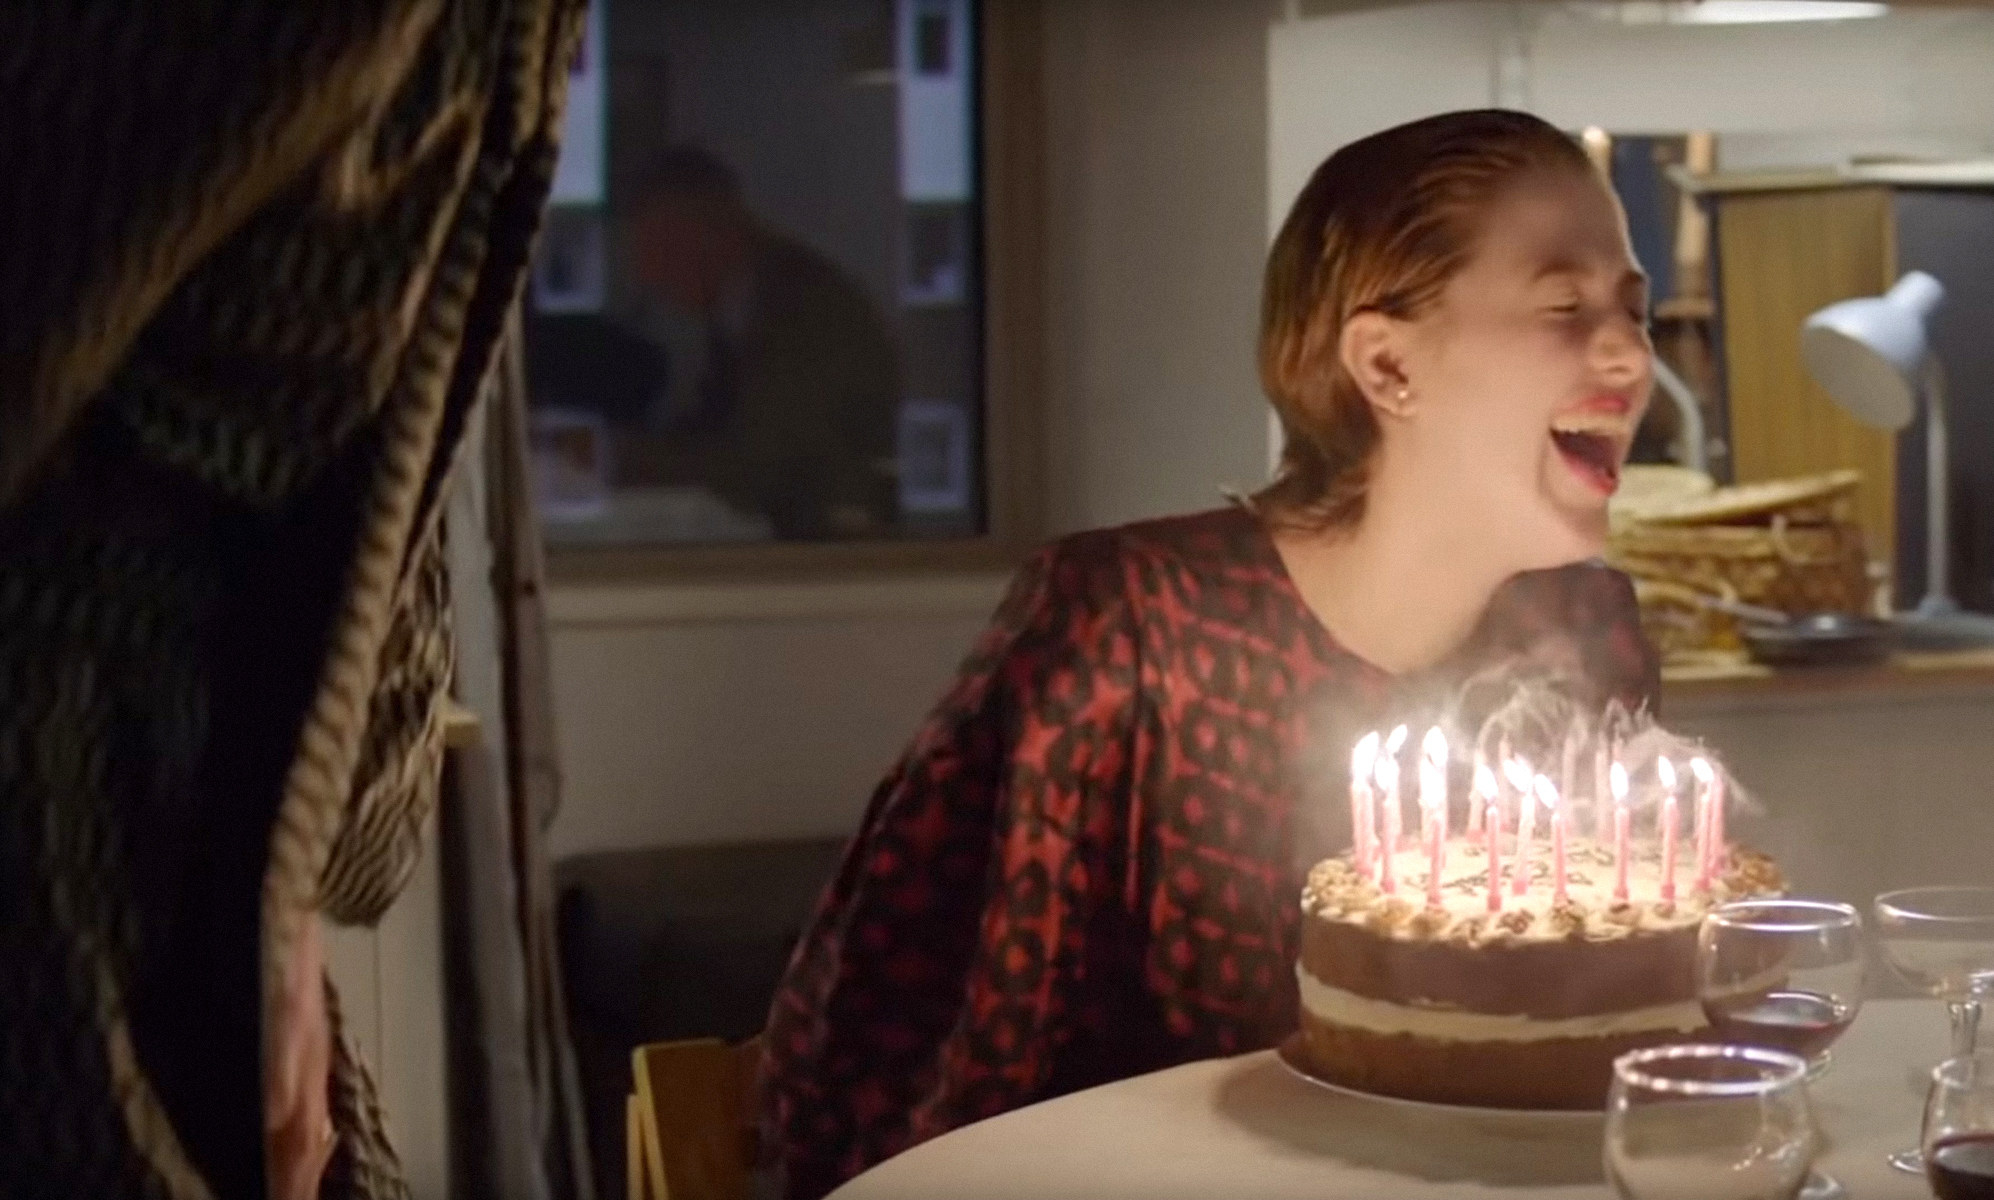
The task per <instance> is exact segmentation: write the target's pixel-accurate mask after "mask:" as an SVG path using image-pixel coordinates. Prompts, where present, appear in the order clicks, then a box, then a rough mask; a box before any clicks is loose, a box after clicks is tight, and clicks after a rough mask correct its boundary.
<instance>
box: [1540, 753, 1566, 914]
mask: <svg viewBox="0 0 1994 1200" xmlns="http://www.w3.org/2000/svg"><path fill="white" fill-rule="evenodd" d="M1535 794H1536V796H1537V803H1538V804H1540V805H1542V806H1543V808H1544V811H1545V813H1546V814H1547V815H1549V816H1550V818H1551V903H1553V904H1564V903H1565V902H1566V896H1565V806H1564V805H1563V804H1560V803H1559V802H1558V786H1557V785H1556V784H1554V783H1552V782H1551V781H1550V780H1549V779H1546V778H1545V777H1544V776H1542V775H1539V776H1538V777H1537V781H1536V785H1535Z"/></svg>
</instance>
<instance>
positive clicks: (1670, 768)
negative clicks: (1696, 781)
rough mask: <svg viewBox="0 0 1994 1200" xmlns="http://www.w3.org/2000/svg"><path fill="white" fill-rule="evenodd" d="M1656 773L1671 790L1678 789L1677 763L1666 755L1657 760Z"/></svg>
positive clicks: (1664, 785) (1663, 784)
mask: <svg viewBox="0 0 1994 1200" xmlns="http://www.w3.org/2000/svg"><path fill="white" fill-rule="evenodd" d="M1655 775H1656V777H1657V778H1659V779H1660V780H1661V781H1662V786H1663V787H1665V788H1667V789H1668V790H1669V791H1672V792H1673V791H1675V790H1676V765H1675V764H1674V763H1672V762H1670V761H1669V760H1668V759H1667V758H1666V757H1664V758H1658V759H1656V760H1655Z"/></svg>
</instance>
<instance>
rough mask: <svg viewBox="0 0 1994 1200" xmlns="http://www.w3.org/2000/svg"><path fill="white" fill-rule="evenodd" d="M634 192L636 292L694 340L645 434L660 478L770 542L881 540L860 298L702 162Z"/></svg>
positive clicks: (879, 384) (875, 329)
mask: <svg viewBox="0 0 1994 1200" xmlns="http://www.w3.org/2000/svg"><path fill="white" fill-rule="evenodd" d="M638 191H639V195H640V196H641V197H642V198H641V199H640V200H639V201H638V203H637V205H636V207H635V210H634V212H633V216H632V250H633V255H634V263H633V265H634V267H635V271H636V275H637V279H638V282H639V283H640V284H641V286H642V287H643V288H644V289H645V290H646V292H647V293H648V296H647V299H648V300H649V301H651V302H652V303H653V304H654V305H657V306H662V307H663V308H665V309H667V310H669V312H670V313H671V314H673V315H675V316H676V317H678V318H679V319H690V320H692V321H694V322H696V323H697V324H698V326H699V328H700V330H701V336H700V338H699V347H700V352H699V353H698V354H697V355H696V356H694V358H695V361H693V362H688V363H679V362H674V363H673V364H672V365H673V375H672V381H671V386H670V388H669V391H668V393H667V396H666V398H665V401H666V404H667V406H668V411H667V412H666V413H665V414H664V415H663V416H662V417H658V416H656V415H655V414H654V416H653V419H652V420H651V421H650V424H651V425H652V427H653V428H662V429H663V430H664V431H665V432H666V440H667V441H668V442H670V443H671V446H672V450H673V453H672V454H671V455H670V456H669V458H670V459H671V461H672V462H674V463H676V464H678V466H676V467H675V468H668V469H669V470H672V471H674V472H675V473H677V474H678V478H671V479H667V480H664V481H665V482H692V483H699V484H703V485H705V486H707V487H709V488H711V489H712V490H713V491H714V492H715V493H717V494H718V495H719V496H720V497H721V499H723V500H725V501H727V502H728V503H729V504H731V505H733V506H734V507H736V508H739V509H742V510H744V511H747V512H752V513H757V514H760V515H762V516H764V517H767V518H768V520H769V522H770V523H771V525H772V526H773V527H774V531H775V534H776V536H777V537H778V538H782V539H784V540H808V539H823V538H845V537H866V536H879V535H881V534H884V533H887V532H890V530H891V529H892V526H893V523H894V518H895V497H896V486H895V478H894V470H893V453H894V432H895V417H896V414H897V412H898V407H899V371H898V367H897V363H896V354H895V349H894V345H893V342H892V340H891V338H890V337H889V335H888V332H887V327H886V324H885V322H884V320H883V319H882V318H881V317H880V314H879V310H878V308H877V306H876V305H875V304H874V302H873V300H872V298H871V297H869V296H868V295H867V294H866V293H865V290H864V288H863V287H861V286H860V285H859V284H858V283H857V282H856V281H854V280H853V279H852V278H851V277H849V276H848V275H847V274H845V272H844V271H842V270H841V269H840V268H839V267H838V266H837V265H836V264H835V263H833V262H832V261H831V260H830V259H829V258H827V257H826V256H824V255H823V254H821V253H819V252H818V251H816V250H814V249H812V248H811V247H809V246H806V245H804V244H803V243H802V242H801V241H799V240H797V239H796V238H794V237H791V236H789V235H788V234H785V233H783V232H781V231H779V230H776V229H773V228H771V227H770V226H769V225H767V224H766V223H765V222H763V221H762V220H760V219H759V218H758V217H757V216H756V215H755V214H754V213H753V212H752V211H751V210H750V209H749V207H748V204H747V202H746V199H745V198H744V196H743V195H742V191H741V184H740V180H739V179H738V177H737V176H736V175H735V173H734V171H733V170H732V168H730V167H729V166H727V164H726V163H724V162H722V161H721V160H720V159H719V158H717V157H715V156H714V155H712V154H710V153H708V152H706V151H704V150H700V149H697V148H693V147H686V146H680V147H674V148H671V149H668V150H666V151H664V152H663V153H661V154H660V155H659V156H658V157H657V158H656V159H654V160H652V162H651V163H650V164H649V165H648V167H647V168H646V170H645V172H644V175H643V177H642V179H641V181H640V183H639V185H638Z"/></svg>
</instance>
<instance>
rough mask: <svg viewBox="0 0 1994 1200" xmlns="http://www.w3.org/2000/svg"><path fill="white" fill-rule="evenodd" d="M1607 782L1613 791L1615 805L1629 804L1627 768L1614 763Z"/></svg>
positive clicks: (1607, 773)
mask: <svg viewBox="0 0 1994 1200" xmlns="http://www.w3.org/2000/svg"><path fill="white" fill-rule="evenodd" d="M1606 781H1607V784H1608V786H1610V787H1611V788H1612V789H1613V802H1614V803H1615V804H1625V803H1627V768H1626V767H1623V766H1621V765H1620V764H1619V763H1614V764H1613V766H1612V767H1610V768H1608V769H1607V772H1606Z"/></svg>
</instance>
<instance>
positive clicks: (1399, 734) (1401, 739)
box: [1385, 725, 1412, 758]
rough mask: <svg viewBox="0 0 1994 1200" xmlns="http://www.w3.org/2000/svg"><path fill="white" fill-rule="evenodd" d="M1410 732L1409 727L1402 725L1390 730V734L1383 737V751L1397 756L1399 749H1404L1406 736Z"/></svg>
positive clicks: (1394, 756)
mask: <svg viewBox="0 0 1994 1200" xmlns="http://www.w3.org/2000/svg"><path fill="white" fill-rule="evenodd" d="M1411 732H1412V731H1411V730H1410V729H1407V728H1406V727H1405V726H1403V725H1401V726H1399V727H1398V728H1397V729H1394V730H1392V733H1391V736H1390V737H1388V738H1386V739H1385V753H1386V754H1388V755H1390V756H1391V757H1393V758H1397V757H1398V755H1399V751H1400V750H1403V749H1405V740H1406V737H1407V735H1409V734H1410V733H1411Z"/></svg>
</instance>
